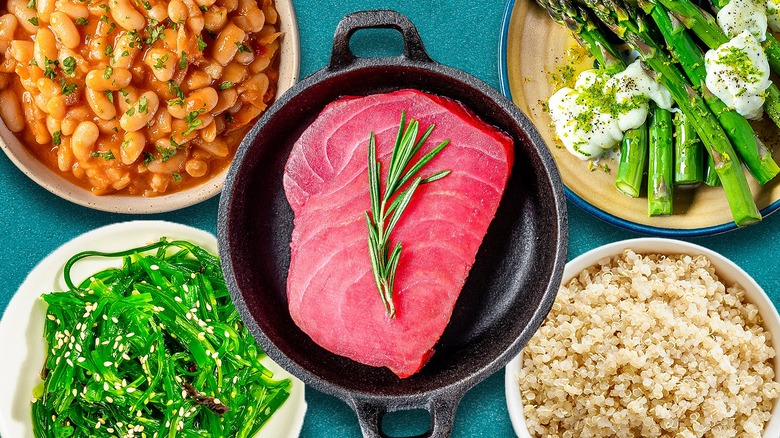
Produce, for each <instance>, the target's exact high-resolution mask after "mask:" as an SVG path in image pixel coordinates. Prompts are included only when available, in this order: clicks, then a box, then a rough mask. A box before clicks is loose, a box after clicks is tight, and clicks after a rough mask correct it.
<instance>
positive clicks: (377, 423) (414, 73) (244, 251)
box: [218, 11, 568, 437]
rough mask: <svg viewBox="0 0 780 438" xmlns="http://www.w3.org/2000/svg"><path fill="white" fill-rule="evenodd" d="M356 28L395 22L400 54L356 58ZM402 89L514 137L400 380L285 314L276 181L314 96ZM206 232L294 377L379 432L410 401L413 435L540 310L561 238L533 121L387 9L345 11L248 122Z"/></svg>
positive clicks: (248, 313)
mask: <svg viewBox="0 0 780 438" xmlns="http://www.w3.org/2000/svg"><path fill="white" fill-rule="evenodd" d="M367 28H389V29H395V30H397V31H398V32H400V33H401V34H402V36H403V41H404V53H403V55H402V56H398V57H386V58H359V57H356V56H355V55H354V54H353V53H352V52H351V50H350V48H349V40H350V37H351V36H352V34H353V33H355V31H357V30H360V29H367ZM400 88H416V89H419V90H423V91H426V92H429V93H433V94H438V95H442V96H446V97H449V98H452V99H455V100H458V101H460V102H463V103H464V104H466V106H468V107H469V108H471V109H472V110H473V111H474V112H475V113H476V114H478V115H479V116H480V117H481V118H482V119H483V120H485V121H487V122H488V123H490V124H492V125H494V126H497V127H498V128H500V129H501V130H503V131H504V132H506V133H507V134H509V135H510V136H511V137H512V138H513V139H514V141H515V163H514V167H513V169H512V175H511V177H510V180H509V182H508V187H507V189H506V191H505V193H504V195H503V198H502V200H501V204H500V206H499V209H498V212H497V214H496V218H495V219H494V220H493V222H492V223H491V225H490V228H489V229H488V233H487V235H486V236H485V239H484V240H483V242H482V245H481V247H480V249H479V252H478V254H477V259H476V263H475V264H474V266H473V268H472V269H471V272H470V273H469V277H468V280H467V282H466V285H465V286H464V288H463V291H462V292H461V295H460V298H459V299H458V301H457V303H456V305H455V310H454V312H453V315H452V319H451V320H450V323H449V325H448V326H447V328H446V330H445V332H444V334H443V336H442V337H441V340H440V341H439V342H438V343H437V344H436V347H435V351H436V353H435V354H434V355H433V357H432V358H431V360H430V362H429V363H428V364H427V365H425V366H424V367H423V368H422V370H420V372H418V373H417V374H415V375H413V376H411V377H409V378H407V379H399V378H398V377H397V376H395V375H394V374H393V373H392V372H390V371H388V370H387V369H385V368H374V367H369V366H366V365H362V364H359V363H357V362H354V361H352V360H350V359H347V358H344V357H341V356H337V355H334V354H332V353H330V352H328V351H326V350H325V349H323V348H321V347H320V346H318V345H317V344H315V343H314V342H313V341H312V340H311V339H310V338H309V337H308V336H307V335H306V334H304V333H303V332H302V331H301V330H300V329H298V327H297V326H296V325H295V324H294V323H293V321H292V319H291V318H290V314H289V312H288V310H287V295H286V281H287V271H288V269H289V265H290V246H289V244H290V240H291V235H292V229H293V213H292V210H291V208H290V205H289V204H288V203H287V199H286V198H285V195H284V190H283V188H282V175H283V172H284V165H285V163H286V161H287V157H288V156H289V153H290V149H291V147H292V145H293V143H294V142H295V140H296V139H297V138H298V137H299V136H300V134H301V132H302V131H303V130H304V129H305V128H306V127H307V126H308V125H309V124H310V123H311V122H312V120H313V119H314V118H315V117H316V116H317V115H318V114H319V113H320V111H321V110H322V109H323V108H324V107H325V105H326V104H328V103H330V102H332V101H334V100H336V99H338V98H339V97H341V96H345V95H367V94H374V93H383V92H388V91H392V90H397V89H400ZM366 187H368V186H366ZM366 190H368V189H366ZM218 231H219V244H220V245H219V250H220V251H219V252H220V255H221V257H222V261H223V269H224V272H225V278H226V280H227V283H228V287H229V289H230V291H231V294H232V296H233V300H234V301H235V303H236V306H237V307H238V311H239V313H240V314H241V316H242V318H243V320H244V321H245V323H246V325H247V327H248V328H249V330H250V331H251V332H252V334H253V335H254V337H255V338H256V339H257V341H258V342H259V344H260V345H261V346H262V347H263V348H264V349H265V350H266V351H267V352H268V355H269V356H270V357H271V358H272V359H273V360H275V361H276V362H277V363H278V364H279V365H281V366H282V367H283V368H285V369H286V370H288V371H289V372H290V373H292V374H293V375H295V376H296V377H298V378H300V379H301V380H302V381H303V382H304V383H306V384H307V385H310V386H311V387H312V388H315V389H317V390H320V391H323V392H326V393H328V394H332V395H334V396H336V397H339V398H341V399H342V400H344V401H345V402H347V403H348V404H349V405H350V406H352V408H353V409H354V410H355V413H356V414H357V417H358V420H359V422H360V427H361V429H362V431H363V434H364V435H365V436H367V437H380V436H385V435H384V434H383V433H382V431H381V428H382V426H381V421H382V416H383V414H384V413H385V412H389V411H396V410H405V409H417V408H422V409H426V410H427V411H428V412H429V413H430V415H431V417H432V424H431V427H430V430H429V431H428V432H427V433H426V434H424V435H423V436H426V437H430V436H435V437H441V436H447V435H449V433H450V431H451V429H452V423H453V418H454V416H455V409H456V407H457V405H458V402H459V401H460V399H461V397H462V396H463V394H464V393H465V392H466V391H467V390H468V389H469V388H471V387H473V386H474V385H476V384H477V383H479V382H480V381H482V380H483V379H485V378H486V377H488V376H490V375H491V374H492V373H494V372H496V371H497V370H499V369H500V368H502V367H503V366H504V365H505V364H506V363H507V362H509V360H510V359H511V358H512V357H513V356H515V355H516V354H518V353H519V352H520V349H521V348H522V347H523V346H524V345H525V344H526V342H527V341H528V339H529V338H530V337H531V335H532V334H533V333H534V332H535V331H536V329H537V328H538V327H539V325H540V324H541V323H542V321H543V319H544V318H545V316H546V315H547V313H548V312H549V310H550V307H551V306H552V303H553V300H554V299H555V294H556V291H557V288H558V286H559V284H560V280H561V274H562V272H563V267H564V264H565V262H566V246H567V237H568V229H567V220H566V205H565V201H564V195H563V189H562V185H561V181H560V177H559V175H558V172H557V170H556V168H555V165H554V163H553V160H552V157H551V155H550V153H549V152H548V149H547V148H546V147H545V145H544V143H543V141H542V139H541V137H540V136H539V134H538V133H537V132H536V129H535V128H534V127H533V125H532V124H531V123H530V122H529V121H528V119H527V118H526V117H525V116H524V115H523V114H522V113H521V112H520V111H519V110H518V109H517V108H516V107H515V106H514V105H513V104H512V103H511V102H510V101H509V100H507V99H506V98H504V97H503V96H502V95H501V94H500V93H498V92H497V91H496V90H494V89H493V88H491V87H490V86H488V85H487V84H485V83H484V82H482V81H480V80H478V79H476V78H474V77H472V76H470V75H468V74H466V73H464V72H462V71H459V70H455V69H452V68H449V67H446V66H444V65H441V64H438V63H436V62H434V61H433V60H432V59H431V58H430V57H429V56H428V53H427V52H426V51H425V48H424V47H423V44H422V41H421V39H420V36H419V34H418V33H417V29H416V28H415V27H414V25H413V24H412V23H411V22H410V21H409V20H408V19H407V18H406V17H405V16H403V15H401V14H399V13H397V12H394V11H366V12H358V13H354V14H351V15H348V16H346V17H345V18H344V19H343V20H342V21H341V23H340V24H339V26H338V28H337V29H336V34H335V37H334V41H333V53H332V56H331V59H330V63H329V64H328V66H327V67H325V68H324V69H322V70H320V71H318V72H316V73H314V74H313V75H311V76H309V77H307V78H306V79H304V80H303V81H301V82H300V83H299V84H297V85H296V86H294V87H293V88H292V89H291V90H290V91H288V92H287V93H285V94H284V95H283V96H282V97H281V99H280V100H279V101H278V102H276V103H275V104H274V105H273V106H271V107H270V108H269V110H268V111H267V112H266V113H265V115H264V116H263V117H262V119H261V120H260V122H258V124H257V125H256V126H255V127H254V128H253V129H252V130H251V131H250V133H249V134H248V135H247V137H246V138H245V139H244V141H243V142H242V143H241V146H240V147H239V150H238V152H237V154H236V157H235V160H234V162H233V165H232V166H231V167H230V171H229V172H228V176H227V180H226V182H225V186H224V189H223V192H222V198H221V200H220V205H219V223H218Z"/></svg>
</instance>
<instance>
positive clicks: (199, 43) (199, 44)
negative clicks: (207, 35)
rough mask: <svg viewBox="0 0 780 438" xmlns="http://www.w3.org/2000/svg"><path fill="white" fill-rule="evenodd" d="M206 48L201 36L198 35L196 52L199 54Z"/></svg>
mask: <svg viewBox="0 0 780 438" xmlns="http://www.w3.org/2000/svg"><path fill="white" fill-rule="evenodd" d="M205 48H206V42H205V41H203V36H201V35H198V50H200V51H201V52H202V51H203V49H205Z"/></svg>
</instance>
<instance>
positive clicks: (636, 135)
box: [536, 0, 648, 198]
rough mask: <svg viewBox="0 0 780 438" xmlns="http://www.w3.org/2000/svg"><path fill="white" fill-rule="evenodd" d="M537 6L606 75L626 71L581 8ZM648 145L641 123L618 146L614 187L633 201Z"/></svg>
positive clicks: (557, 1) (556, 1)
mask: <svg viewBox="0 0 780 438" xmlns="http://www.w3.org/2000/svg"><path fill="white" fill-rule="evenodd" d="M536 2H537V3H538V4H539V5H541V6H542V7H544V8H545V9H547V13H548V14H549V15H550V17H551V18H552V19H553V20H554V21H556V22H558V23H560V24H563V25H564V26H566V27H568V28H569V30H571V31H572V33H573V34H574V36H575V37H576V38H577V40H578V41H579V42H580V44H582V46H583V47H585V49H586V50H588V51H589V52H590V53H591V54H592V55H593V57H594V58H596V60H597V61H598V63H599V65H600V66H601V68H602V69H604V70H605V71H606V72H607V73H609V74H615V73H619V72H621V71H623V70H624V69H625V68H626V64H625V62H624V61H623V60H622V59H621V58H620V56H619V54H618V52H617V50H616V49H615V48H614V46H613V45H612V43H610V42H609V41H608V40H607V39H606V38H605V36H604V34H603V33H602V32H601V31H600V30H599V28H598V26H597V25H596V24H595V23H594V22H593V20H591V19H590V16H589V15H588V13H587V11H585V10H583V9H582V7H581V6H580V5H577V4H574V3H571V2H570V1H569V0H536ZM578 9H579V11H578ZM572 11H575V12H577V13H572ZM647 141H648V139H647V124H646V123H643V124H642V125H641V126H639V127H638V128H636V129H631V130H629V131H627V132H626V133H625V135H624V137H623V140H622V142H621V154H620V164H619V166H618V172H617V176H616V178H615V186H617V188H618V190H620V191H621V192H622V193H624V194H626V195H628V196H631V197H633V198H636V197H638V196H639V191H640V189H641V188H642V179H643V176H644V172H645V164H646V162H647Z"/></svg>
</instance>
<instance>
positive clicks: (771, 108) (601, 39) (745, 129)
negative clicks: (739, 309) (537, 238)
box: [499, 0, 780, 237]
mask: <svg viewBox="0 0 780 438" xmlns="http://www.w3.org/2000/svg"><path fill="white" fill-rule="evenodd" d="M772 1H774V0H770V4H771V2H772ZM766 4H767V2H766V1H762V2H757V1H756V2H754V1H753V0H731V1H729V0H712V1H711V2H706V4H705V3H702V4H700V3H698V2H697V1H696V0H638V1H637V0H536V2H532V1H527V0H509V2H508V4H507V8H506V14H505V18H504V26H503V29H502V38H501V47H500V57H501V60H500V61H501V62H500V63H499V65H500V85H501V90H502V92H503V93H504V94H505V95H507V96H508V97H509V98H510V99H512V100H513V101H514V102H515V104H517V105H518V107H519V108H520V109H521V110H523V111H524V112H525V113H526V114H527V115H528V116H529V117H530V118H531V120H532V121H533V122H534V124H535V125H536V126H537V128H538V129H539V131H540V133H541V134H542V137H543V138H544V139H545V141H546V142H547V145H548V147H549V148H550V150H551V151H552V153H553V155H554V157H555V160H556V164H557V165H558V167H559V169H560V171H561V175H562V177H563V181H564V184H565V186H566V192H567V196H568V197H569V199H571V200H572V201H573V202H574V203H575V204H577V205H578V206H580V207H582V208H583V209H585V210H586V211H588V212H590V213H592V214H594V215H596V216H597V217H599V218H601V219H604V220H606V221H608V222H610V223H612V224H615V225H618V226H621V227H624V228H627V229H630V230H633V231H638V232H642V233H645V234H654V235H663V236H672V237H684V236H701V235H710V234H716V233H721V232H725V231H730V230H734V229H736V228H740V227H745V226H748V225H751V224H755V223H758V222H760V221H761V219H762V218H763V217H765V216H766V215H768V214H770V213H772V212H774V211H776V210H777V209H778V208H780V176H777V175H778V173H780V167H778V164H777V163H778V162H780V135H778V134H779V133H780V91H779V90H778V87H777V85H776V84H775V83H773V79H776V77H775V76H774V75H777V74H779V73H780V43H778V41H777V39H776V38H775V36H774V34H773V28H774V29H777V30H780V16H778V15H777V9H774V8H767V7H766ZM778 6H780V1H778ZM749 8H755V9H752V10H751V9H749ZM779 9H780V8H779ZM719 12H721V13H720V14H718V13H719ZM734 17H737V19H734ZM772 73H774V75H772ZM637 84H640V85H637ZM656 88H657V89H658V90H660V92H659V93H655V92H650V91H649V90H651V89H656Z"/></svg>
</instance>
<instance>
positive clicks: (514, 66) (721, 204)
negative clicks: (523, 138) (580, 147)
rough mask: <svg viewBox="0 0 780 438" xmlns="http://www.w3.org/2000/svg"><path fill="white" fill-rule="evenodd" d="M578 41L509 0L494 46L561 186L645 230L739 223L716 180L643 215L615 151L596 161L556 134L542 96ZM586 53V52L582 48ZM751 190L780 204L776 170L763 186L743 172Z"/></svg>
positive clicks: (764, 205)
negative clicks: (666, 208)
mask: <svg viewBox="0 0 780 438" xmlns="http://www.w3.org/2000/svg"><path fill="white" fill-rule="evenodd" d="M578 47H579V46H578V44H577V43H576V41H575V40H574V38H573V37H572V34H571V32H570V31H569V30H568V29H567V28H566V27H564V26H562V25H560V24H558V23H555V22H554V21H552V19H551V18H550V17H549V15H547V11H545V10H544V9H542V8H541V7H540V6H539V5H537V4H536V3H535V2H533V1H531V0H509V1H508V3H507V6H506V11H505V14H504V23H503V28H502V35H501V46H500V49H499V57H500V62H499V81H500V84H501V91H502V92H503V93H504V95H506V96H507V97H509V98H510V99H512V100H513V101H514V102H515V104H516V105H517V106H518V107H519V108H520V109H521V110H522V111H523V112H524V113H525V114H527V115H528V117H529V118H530V119H531V121H532V122H533V123H534V124H535V125H536V127H537V129H539V133H540V134H541V135H542V138H544V140H545V142H546V143H547V145H548V147H549V148H550V150H551V151H552V153H553V156H554V157H555V162H556V164H557V165H558V169H559V170H560V172H561V177H562V178H563V183H564V185H565V186H566V195H567V196H568V198H569V199H570V200H571V201H572V202H573V203H575V204H577V205H578V206H580V207H582V208H583V209H585V210H586V211H588V212H589V213H591V214H593V215H595V216H596V217H599V218H601V219H604V220H606V221H607V222H610V223H612V224H614V225H618V226H621V227H624V228H628V229H630V230H633V231H638V232H642V233H646V234H654V235H663V236H673V237H682V236H702V235H710V234H716V233H721V232H724V231H729V230H733V229H735V228H736V225H735V224H734V222H733V221H732V218H731V213H730V211H729V208H728V204H727V202H726V197H725V195H724V194H723V189H722V188H720V187H707V186H704V185H702V186H700V187H697V188H694V189H684V188H677V187H675V189H676V190H675V193H674V215H672V216H666V217H648V216H647V197H646V195H645V189H644V188H643V190H642V194H641V196H640V197H639V198H629V197H627V196H625V195H623V194H621V193H620V192H618V191H617V189H616V188H615V173H616V172H617V168H618V163H617V160H615V159H602V160H601V162H600V164H602V165H606V167H608V168H609V169H610V171H609V172H608V171H605V170H604V169H602V168H601V167H596V168H595V169H594V170H593V171H591V170H589V169H588V162H587V161H581V160H579V159H578V158H576V157H574V156H573V155H571V154H569V153H568V152H567V151H566V149H565V148H563V146H561V144H560V143H559V142H557V141H556V140H555V139H554V135H555V134H554V132H553V129H552V128H551V126H550V124H551V120H550V116H549V114H548V113H547V112H546V111H545V110H544V109H543V103H544V102H546V101H547V99H548V98H549V97H550V96H551V95H552V94H553V93H554V92H555V91H556V88H557V87H556V85H555V84H554V83H553V82H555V77H556V76H559V75H560V74H561V67H563V66H566V65H567V64H572V63H571V62H570V58H571V54H572V53H574V52H577V51H578V50H577V48H578ZM582 53H584V52H582ZM592 63H593V59H592V58H589V57H587V56H582V57H581V61H579V62H575V63H574V64H576V65H575V68H580V69H586V68H590V67H592ZM770 125H772V122H771V120H769V118H768V117H765V123H758V124H756V125H755V128H756V131H757V132H759V133H760V135H759V137H761V139H762V140H763V141H764V143H765V144H766V145H767V146H768V147H772V146H775V147H774V148H773V150H774V156H775V160H779V161H780V147H778V146H776V145H777V144H778V143H780V141H779V139H778V137H779V136H778V129H777V128H776V127H774V126H770ZM747 178H748V182H749V184H750V188H751V191H752V192H753V197H754V199H755V200H756V204H757V205H758V208H759V209H760V210H761V212H762V214H763V215H764V216H766V215H768V214H769V213H772V212H774V211H776V210H777V209H778V208H780V177H777V178H775V179H774V180H773V181H771V182H769V183H768V184H766V185H765V186H763V187H762V186H760V185H758V183H756V181H755V180H754V179H753V177H752V176H751V175H749V174H748V177H747Z"/></svg>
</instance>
